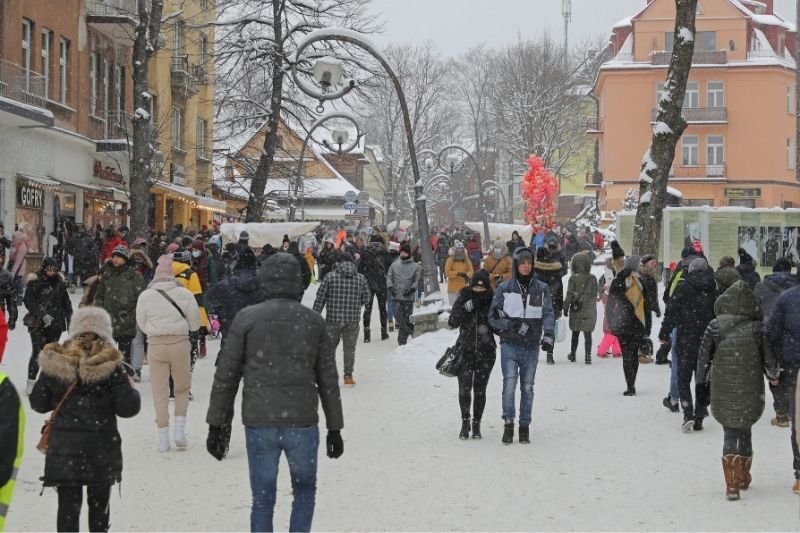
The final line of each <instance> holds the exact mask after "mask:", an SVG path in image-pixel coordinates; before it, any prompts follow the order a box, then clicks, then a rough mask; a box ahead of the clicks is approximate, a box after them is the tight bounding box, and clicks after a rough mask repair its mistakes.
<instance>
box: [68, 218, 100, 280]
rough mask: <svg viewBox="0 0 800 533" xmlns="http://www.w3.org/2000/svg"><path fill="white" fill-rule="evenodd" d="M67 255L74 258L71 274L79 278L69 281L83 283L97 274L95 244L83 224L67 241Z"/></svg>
mask: <svg viewBox="0 0 800 533" xmlns="http://www.w3.org/2000/svg"><path fill="white" fill-rule="evenodd" d="M67 253H68V254H70V255H71V256H72V257H73V258H74V259H73V261H74V262H73V272H74V273H75V274H76V275H77V276H78V278H79V279H78V280H70V281H72V282H73V283H75V284H77V283H83V282H84V281H86V280H87V279H89V278H90V277H92V276H94V275H95V274H96V273H97V260H98V251H97V243H95V240H94V238H93V237H92V236H91V235H89V232H88V231H86V226H84V225H83V224H79V225H78V232H77V233H76V234H75V235H74V236H73V237H72V238H71V239H70V240H69V241H67Z"/></svg>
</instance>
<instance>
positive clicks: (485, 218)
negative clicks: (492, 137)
mask: <svg viewBox="0 0 800 533" xmlns="http://www.w3.org/2000/svg"><path fill="white" fill-rule="evenodd" d="M448 150H456V151H459V152H461V153H463V154H464V155H465V156H466V157H467V159H469V160H470V161H471V162H472V164H473V165H474V166H475V176H476V177H477V179H478V201H479V202H480V207H481V219H482V220H483V243H484V246H485V247H486V248H487V249H488V248H489V247H491V245H492V239H491V236H490V235H489V217H488V215H487V213H486V199H485V197H484V195H483V183H484V182H483V174H482V173H481V168H480V166H479V165H478V161H477V160H476V159H475V157H473V155H472V154H471V153H470V152H469V150H467V149H466V148H464V147H463V146H461V145H459V144H450V145H448V146H445V147H444V148H442V149H441V151H440V152H439V156H438V157H437V161H438V164H439V167H441V168H443V169H444V168H445V167H444V166H442V156H443V155H444V154H445V152H447V151H448ZM448 159H449V163H450V171H451V173H452V172H453V170H454V169H455V166H456V163H455V161H454V160H452V159H450V158H448Z"/></svg>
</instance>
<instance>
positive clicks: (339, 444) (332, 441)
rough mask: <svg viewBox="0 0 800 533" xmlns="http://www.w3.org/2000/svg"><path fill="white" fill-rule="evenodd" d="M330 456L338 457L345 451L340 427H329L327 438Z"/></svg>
mask: <svg viewBox="0 0 800 533" xmlns="http://www.w3.org/2000/svg"><path fill="white" fill-rule="evenodd" d="M327 448H328V457H330V458H331V459H338V458H339V457H341V456H342V454H343V453H344V441H343V440H342V432H341V431H339V430H338V429H329V430H328V438H327Z"/></svg>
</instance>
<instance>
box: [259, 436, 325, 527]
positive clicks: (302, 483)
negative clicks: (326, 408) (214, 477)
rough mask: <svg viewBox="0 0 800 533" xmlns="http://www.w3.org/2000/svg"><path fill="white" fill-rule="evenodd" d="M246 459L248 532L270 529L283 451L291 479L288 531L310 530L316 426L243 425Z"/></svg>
mask: <svg viewBox="0 0 800 533" xmlns="http://www.w3.org/2000/svg"><path fill="white" fill-rule="evenodd" d="M244 432H245V437H246V440H247V462H248V464H249V466H250V491H251V492H252V494H253V506H252V508H251V510H250V531H273V529H272V516H273V513H274V511H275V493H276V491H277V480H278V462H279V461H280V458H281V451H283V452H285V453H286V460H287V461H288V463H289V472H290V474H291V478H292V493H293V495H294V500H293V501H292V516H291V518H290V519H289V531H311V520H312V519H313V518H314V504H315V503H316V495H317V450H318V448H319V428H318V427H317V426H316V425H313V426H305V427H282V426H258V427H256V426H245V428H244Z"/></svg>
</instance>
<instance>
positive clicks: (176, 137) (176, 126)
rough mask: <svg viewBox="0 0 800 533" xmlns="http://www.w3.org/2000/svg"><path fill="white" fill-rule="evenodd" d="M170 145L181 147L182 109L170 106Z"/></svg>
mask: <svg viewBox="0 0 800 533" xmlns="http://www.w3.org/2000/svg"><path fill="white" fill-rule="evenodd" d="M172 147H173V148H177V149H178V150H182V149H183V111H181V110H180V108H177V107H173V108H172Z"/></svg>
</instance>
